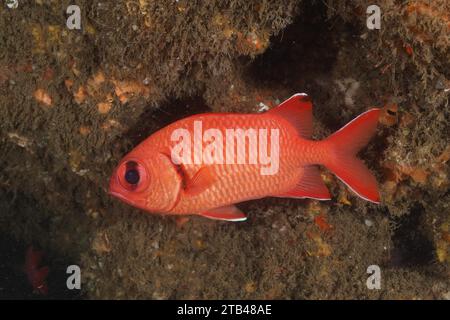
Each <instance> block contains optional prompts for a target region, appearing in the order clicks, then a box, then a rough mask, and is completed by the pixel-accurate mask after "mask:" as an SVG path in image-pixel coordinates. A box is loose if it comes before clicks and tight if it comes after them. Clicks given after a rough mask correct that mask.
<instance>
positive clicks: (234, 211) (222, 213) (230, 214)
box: [199, 205, 247, 221]
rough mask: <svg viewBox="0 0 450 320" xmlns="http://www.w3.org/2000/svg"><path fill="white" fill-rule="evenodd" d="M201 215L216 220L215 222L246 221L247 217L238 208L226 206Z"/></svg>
mask: <svg viewBox="0 0 450 320" xmlns="http://www.w3.org/2000/svg"><path fill="white" fill-rule="evenodd" d="M199 215H201V216H203V217H206V218H210V219H215V220H225V221H245V220H247V216H246V215H245V213H243V212H242V211H241V210H239V209H238V208H237V207H236V206H233V205H230V206H224V207H219V208H215V209H210V210H207V211H205V212H201V213H199Z"/></svg>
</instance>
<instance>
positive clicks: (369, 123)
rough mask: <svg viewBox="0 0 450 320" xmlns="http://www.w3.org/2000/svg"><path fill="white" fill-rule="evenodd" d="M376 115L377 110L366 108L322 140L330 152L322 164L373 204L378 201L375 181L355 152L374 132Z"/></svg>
mask: <svg viewBox="0 0 450 320" xmlns="http://www.w3.org/2000/svg"><path fill="white" fill-rule="evenodd" d="M379 114H380V109H371V110H369V111H366V112H364V113H363V114H361V115H359V116H358V117H356V118H355V119H353V120H352V121H350V122H349V123H348V124H347V125H345V126H344V127H343V128H341V129H340V130H338V131H336V132H335V133H334V134H332V135H331V136H329V137H328V138H327V139H326V140H325V141H324V142H325V143H327V145H328V148H329V155H330V157H329V159H328V160H327V161H326V163H324V164H325V166H326V167H327V168H328V169H330V170H331V171H333V172H334V174H335V175H336V176H337V177H338V178H339V179H340V180H342V181H343V182H344V183H345V184H346V185H347V186H348V187H349V188H350V189H351V190H352V191H353V192H355V193H356V194H357V195H358V196H360V197H361V198H363V199H365V200H368V201H371V202H374V203H379V202H380V194H379V192H378V185H377V181H376V179H375V177H374V176H373V174H372V173H371V172H370V171H369V169H368V168H367V167H366V166H365V165H364V163H363V162H362V161H361V160H359V159H358V158H357V157H356V154H357V153H358V151H359V150H360V149H361V148H362V147H364V146H365V145H366V144H367V143H368V142H369V140H370V138H371V137H372V136H373V135H374V134H375V132H376V128H377V123H378V117H379Z"/></svg>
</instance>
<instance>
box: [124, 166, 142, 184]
mask: <svg viewBox="0 0 450 320" xmlns="http://www.w3.org/2000/svg"><path fill="white" fill-rule="evenodd" d="M125 180H126V181H127V182H128V183H129V184H137V183H138V182H139V171H137V170H136V169H129V170H127V171H126V172H125Z"/></svg>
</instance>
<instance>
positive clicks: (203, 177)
mask: <svg viewBox="0 0 450 320" xmlns="http://www.w3.org/2000/svg"><path fill="white" fill-rule="evenodd" d="M214 180H215V178H214V175H213V172H212V169H211V167H202V168H200V170H198V171H197V173H196V174H195V175H194V176H193V177H192V178H191V179H187V181H186V183H185V188H184V189H185V192H186V193H187V194H188V195H190V196H195V195H198V194H200V193H202V192H203V191H205V190H206V189H208V188H209V187H211V185H212V184H213V183H214Z"/></svg>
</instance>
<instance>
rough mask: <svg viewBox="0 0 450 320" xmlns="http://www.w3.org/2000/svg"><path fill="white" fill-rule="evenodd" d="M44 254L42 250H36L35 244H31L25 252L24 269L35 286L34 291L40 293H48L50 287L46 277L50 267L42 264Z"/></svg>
mask: <svg viewBox="0 0 450 320" xmlns="http://www.w3.org/2000/svg"><path fill="white" fill-rule="evenodd" d="M43 254H44V253H43V252H42V251H40V250H35V249H34V248H33V246H29V247H28V249H27V252H26V254H25V266H24V271H25V273H26V274H27V277H28V281H29V282H30V284H31V286H32V287H33V291H34V292H35V293H38V294H42V295H47V294H48V287H47V283H46V281H45V279H46V278H47V275H48V272H49V268H48V267H41V266H40V264H41V260H42V256H43Z"/></svg>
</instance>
